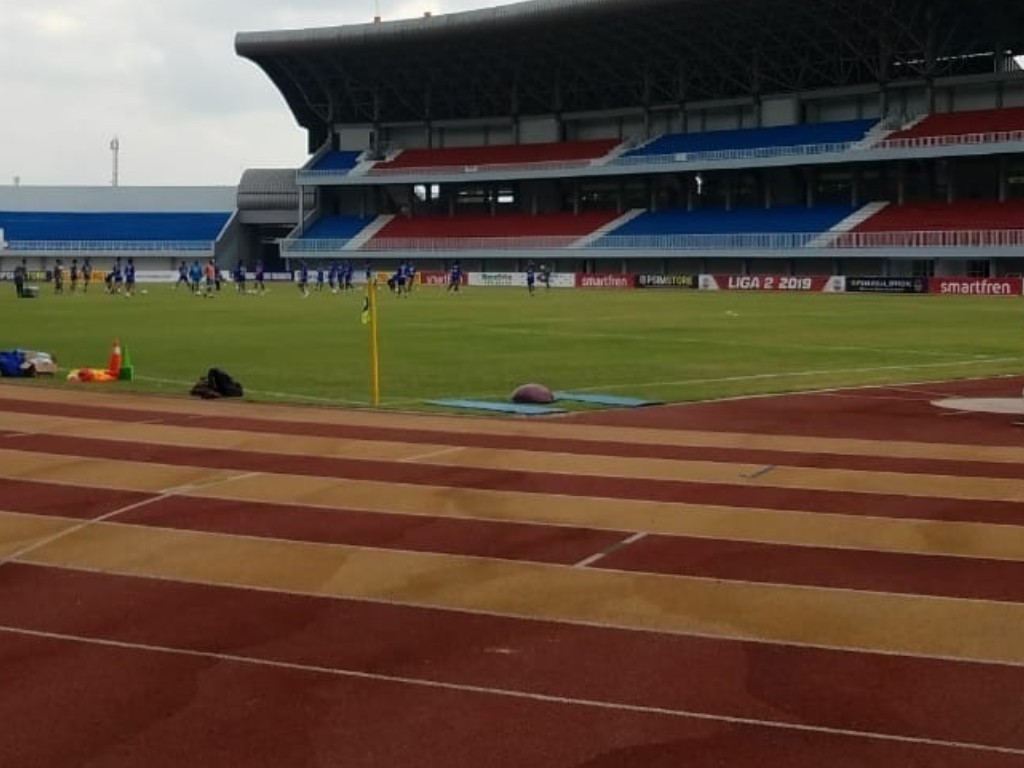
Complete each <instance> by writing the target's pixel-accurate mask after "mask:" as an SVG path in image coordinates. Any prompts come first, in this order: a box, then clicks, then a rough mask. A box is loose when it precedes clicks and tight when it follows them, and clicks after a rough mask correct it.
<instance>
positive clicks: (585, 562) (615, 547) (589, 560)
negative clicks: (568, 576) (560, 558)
mask: <svg viewBox="0 0 1024 768" xmlns="http://www.w3.org/2000/svg"><path fill="white" fill-rule="evenodd" d="M646 535H647V533H646V532H643V531H642V532H640V533H634V534H633V535H632V536H627V537H626V538H625V539H623V540H622V541H619V542H616V543H615V544H612V545H611V546H610V547H607V548H606V549H602V550H601V551H600V552H597V553H595V554H593V555H591V556H590V557H585V558H583V559H582V560H580V561H579V562H578V563H575V564H574V565H573V568H586V567H588V566H591V565H593V564H594V563H596V562H597V561H598V560H603V559H604V558H606V557H608V556H609V555H613V554H615V553H616V552H618V551H619V550H622V549H625V548H626V547H628V546H629V545H630V544H635V543H636V542H638V541H640V540H641V539H642V538H644V537H645V536H646Z"/></svg>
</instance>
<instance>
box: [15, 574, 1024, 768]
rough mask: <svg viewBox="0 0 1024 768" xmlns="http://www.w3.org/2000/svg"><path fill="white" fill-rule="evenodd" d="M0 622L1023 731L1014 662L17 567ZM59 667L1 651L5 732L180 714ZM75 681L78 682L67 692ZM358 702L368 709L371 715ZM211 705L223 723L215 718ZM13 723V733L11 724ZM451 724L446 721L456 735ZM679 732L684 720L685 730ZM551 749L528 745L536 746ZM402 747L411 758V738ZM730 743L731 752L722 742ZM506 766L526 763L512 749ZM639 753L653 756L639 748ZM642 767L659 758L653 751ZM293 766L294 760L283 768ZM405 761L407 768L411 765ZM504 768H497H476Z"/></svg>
mask: <svg viewBox="0 0 1024 768" xmlns="http://www.w3.org/2000/svg"><path fill="white" fill-rule="evenodd" d="M0 625H3V626H8V627H19V628H24V629H30V630H35V631H42V632H53V633H62V634H69V635H80V636H86V637H90V638H95V639H103V640H111V641H119V642H125V643H135V644H144V645H157V646H168V647H173V648H178V649H190V650H195V651H202V652H212V653H222V654H232V655H242V656H247V657H252V658H258V659H265V660H272V661H279V662H285V663H297V664H305V665H311V666H317V667H326V668H331V669H348V670H354V671H362V672H368V673H376V674H382V675H390V676H401V677H404V678H414V679H430V680H435V681H439V682H444V683H451V684H458V685H465V686H479V687H488V688H501V689H509V690H519V691H525V692H530V693H536V694H543V695H550V696H556V697H565V698H575V699H590V700H596V701H604V702H610V703H614V704H625V705H632V706H641V707H661V708H667V709H672V710H687V711H694V712H707V713H711V714H715V715H720V716H727V717H740V718H749V719H757V720H764V721H772V722H777V723H795V724H801V723H803V724H814V725H818V726H826V727H833V728H841V729H851V730H857V731H863V732H877V733H888V734H895V735H901V736H913V737H925V738H931V739H936V740H943V741H961V742H973V743H978V744H985V745H990V746H1000V747H1007V748H1012V749H1024V728H1022V726H1021V720H1020V715H1021V700H1020V696H1021V691H1024V668H1021V667H1011V666H1001V665H987V664H970V663H963V662H951V661H941V660H930V659H921V658H906V657H898V656H884V655H879V654H869V653H852V652H842V651H835V650H823V649H810V648H795V647H788V646H781V645H770V644H761V643H750V642H739V641H731V640H722V639H703V638H697V637H686V636H677V635H662V634H654V633H648V632H631V631H627V630H616V629H601V628H596V627H583V626H575V625H569V624H559V623H554V622H545V621H532V620H524V619H510V618H501V617H495V616H485V615H473V614H464V613H457V612H450V611H439V610H429V609H417V608H408V607H400V606H389V605H383V604H372V603H365V602H358V601H346V600H336V599H334V600H332V599H326V598H315V597H303V596H296V595H285V594H275V593H270V592H260V591H251V590H241V589H231V588H223V587H212V586H203V585H193V584H181V583H173V582H164V581H157V580H149V579H140V578H129V577H120V576H112V575H101V574H91V573H84V572H77V571H67V570H60V569H52V568H41V567H35V566H26V565H18V564H7V565H4V566H3V567H2V568H0ZM0 637H2V633H0ZM63 650H66V649H63ZM51 663H52V664H53V665H64V664H66V665H67V666H66V667H62V671H61V672H60V673H59V674H55V675H54V676H53V677H50V676H46V675H44V674H43V673H42V672H35V671H31V670H30V668H29V667H28V665H27V660H26V658H25V657H24V656H23V655H18V654H14V655H11V654H0V678H2V679H4V680H5V681H11V680H12V679H14V678H21V679H23V680H24V681H25V683H24V685H12V684H10V683H8V682H5V684H4V685H3V686H0V702H2V704H0V722H3V723H4V726H5V730H6V729H8V728H10V731H9V732H10V733H23V732H27V733H29V734H31V740H32V741H42V742H45V739H47V738H51V737H53V735H54V729H53V727H52V724H53V723H54V722H58V723H61V724H62V726H63V727H64V731H63V732H64V733H68V734H72V735H76V734H75V731H76V729H83V728H85V726H84V725H80V724H75V723H72V724H70V725H68V724H66V723H65V721H64V720H63V719H61V717H56V719H55V716H56V715H57V714H64V713H55V712H50V711H48V710H47V709H46V708H45V707H41V706H40V705H39V704H38V702H39V701H43V702H51V703H50V704H49V706H51V707H52V706H57V705H58V704H59V705H61V706H63V705H64V704H67V706H68V711H67V713H66V715H67V717H70V718H72V719H74V720H75V721H76V722H77V723H80V722H81V720H82V719H83V718H85V719H86V720H88V722H89V728H97V727H108V726H104V723H106V722H107V721H108V720H109V721H110V722H118V723H120V722H122V720H123V722H124V723H125V724H126V725H125V726H124V728H129V729H130V724H131V723H132V722H133V718H134V717H140V718H142V719H143V720H145V721H146V722H149V721H150V720H151V719H152V718H151V717H150V714H152V713H151V712H150V713H147V711H146V710H147V708H149V707H152V708H156V709H160V710H161V713H162V715H161V717H160V719H167V718H171V717H172V715H171V713H170V712H168V711H167V710H168V709H173V707H170V706H169V705H167V704H166V703H160V693H159V689H162V688H163V687H164V684H165V683H166V684H167V685H168V686H169V687H170V689H171V691H172V692H173V690H174V689H175V685H176V684H175V682H174V681H175V680H176V679H178V678H179V677H180V675H177V674H176V675H171V676H170V677H169V678H164V677H162V676H161V680H162V681H163V682H162V683H161V684H160V685H157V686H156V687H157V689H158V690H156V691H154V692H148V693H147V692H132V691H131V690H130V685H129V684H127V683H126V684H125V685H126V686H128V688H126V689H123V688H122V684H121V682H120V680H119V678H118V674H117V670H116V669H113V668H111V667H107V666H105V665H94V664H91V663H89V662H88V661H87V660H85V659H75V658H70V659H63V657H62V649H54V650H53V653H52V660H51ZM165 665H166V663H165V662H164V661H157V660H153V662H152V664H151V665H149V666H148V667H147V668H148V669H150V670H151V671H153V672H154V674H155V673H157V672H160V673H161V675H162V670H163V668H164V667H165ZM112 666H113V665H112ZM117 666H118V668H120V669H123V668H124V664H123V662H118V664H117ZM69 681H74V682H73V684H69ZM194 682H195V681H193V680H192V679H191V678H188V679H186V680H185V681H184V683H185V684H186V687H187V688H188V690H189V692H190V693H189V695H188V696H186V697H185V698H186V700H191V699H192V697H193V695H194V694H195V693H196V690H195V686H194V685H193V683H194ZM202 687H203V690H204V691H205V692H206V694H207V695H208V696H210V697H211V701H210V702H209V703H208V704H204V705H203V706H202V707H200V708H199V709H198V710H195V711H191V712H190V716H192V717H195V718H197V723H198V722H201V720H199V718H205V719H206V720H209V721H210V722H211V723H214V724H216V723H217V721H218V718H219V717H224V716H225V715H224V713H232V712H238V711H242V712H250V711H253V708H257V709H258V708H259V707H260V706H261V701H260V700H259V699H256V700H251V701H249V703H248V704H246V703H245V701H246V700H245V699H243V700H242V701H240V702H239V701H235V700H234V699H233V696H234V692H235V691H237V690H238V685H237V684H235V683H232V682H231V681H217V680H213V679H210V680H206V679H204V680H202ZM413 692H414V689H409V694H411V693H413ZM381 695H382V696H384V700H383V701H384V704H386V705H387V706H389V707H390V708H391V709H392V714H391V716H390V718H386V719H389V720H390V721H391V723H392V725H393V726H394V729H393V730H392V731H391V732H389V733H387V734H382V733H380V732H378V731H376V730H375V729H374V727H373V725H372V724H370V723H360V725H359V728H356V729H355V730H353V732H352V733H359V732H361V729H364V728H365V729H367V730H366V733H367V734H369V735H368V737H367V738H371V737H372V738H371V741H369V742H367V743H374V742H375V741H376V740H377V739H384V740H385V741H390V740H392V739H401V738H404V736H403V735H402V731H401V727H402V725H401V723H399V722H398V721H399V720H400V719H402V718H405V720H406V721H408V720H409V719H410V718H413V719H415V718H414V715H413V714H412V712H411V711H409V712H406V711H405V709H404V705H405V704H406V703H407V701H408V700H407V698H406V696H407V693H406V692H404V691H403V690H399V691H397V692H396V691H394V690H390V691H389V692H387V693H386V694H384V693H382V694H381ZM111 696H113V697H117V698H118V699H119V700H120V701H121V702H122V704H123V706H124V708H125V709H124V711H122V712H121V713H120V714H119V715H118V714H116V713H109V715H107V714H104V715H102V716H101V715H100V714H97V706H96V705H95V704H93V703H90V702H91V701H92V700H94V699H96V698H98V697H107V698H109V697H111ZM281 698H282V701H281V703H282V706H285V707H288V706H291V705H292V703H293V699H291V698H290V697H286V696H284V695H283V694H282V696H281ZM371 698H372V697H371ZM397 702H402V704H401V705H399V704H397ZM366 706H367V708H370V709H372V706H371V704H370V703H367V705H366ZM474 706H478V707H480V708H481V715H482V716H483V717H484V719H485V720H488V719H489V715H488V714H487V713H488V712H489V710H488V708H487V706H486V702H485V701H480V702H477V704H475V705H474ZM134 707H139V708H140V711H139V712H134V710H133V709H132V708H134ZM327 709H329V710H330V709H331V708H330V707H328V708H327ZM352 709H353V712H352V713H351V716H354V717H357V718H358V717H361V712H362V710H363V701H362V700H360V702H359V704H358V705H355V706H353V707H352ZM215 710H217V711H219V712H220V713H222V714H220V715H218V714H217V713H216V712H215ZM570 711H571V710H570ZM76 713H78V714H76ZM328 714H329V716H330V718H331V719H332V720H333V719H335V718H337V717H339V715H338V713H336V712H330V713H328ZM566 714H569V712H567V713H566ZM282 716H283V717H286V716H284V715H282ZM305 716H308V717H310V718H311V720H310V723H307V724H306V725H305V726H303V725H290V726H288V728H286V729H285V730H286V734H285V735H290V730H291V729H293V728H294V729H301V728H304V727H312V725H313V723H315V722H316V721H317V718H316V717H315V716H314V714H313V713H308V714H307V715H305ZM545 716H546V717H552V718H553V719H554V720H555V721H556V722H555V723H553V725H554V726H555V727H557V722H561V715H560V714H559V713H558V712H548V713H547V714H546V715H545ZM259 718H260V722H259V723H258V725H259V727H261V728H262V727H269V728H270V729H271V730H274V729H275V728H276V726H274V725H273V723H271V722H270V721H269V717H268V718H267V722H264V720H263V716H261V715H260V716H259ZM286 719H287V718H286ZM342 719H343V720H344V719H345V718H342ZM26 720H28V722H26ZM467 722H468V721H467ZM12 723H16V724H18V727H13V726H12V725H11V724H12ZM32 723H35V725H32ZM459 725H460V723H458V722H457V721H456V720H452V722H451V723H450V724H449V726H448V727H458V726H459ZM593 725H594V727H595V731H594V733H593V734H592V735H591V738H592V739H598V740H600V739H602V738H605V737H608V736H610V735H613V734H616V733H618V730H617V727H612V730H611V732H610V733H609V734H604V735H602V734H601V733H600V732H599V731H600V728H598V727H597V724H596V723H594V724H593ZM605 725H606V726H607V725H609V724H608V723H606V724H605ZM109 727H112V726H109ZM532 727H533V726H532V723H531V724H527V723H525V722H521V723H517V724H516V725H514V726H513V730H514V731H519V730H520V729H523V730H524V731H530V729H532ZM677 727H679V728H685V727H686V726H684V725H678V724H677ZM124 728H122V729H121V730H124ZM209 730H211V731H213V732H216V725H211V726H210V729H209ZM317 730H318V729H317ZM442 730H444V729H442ZM60 732H61V731H58V732H57V733H60ZM567 733H568V732H567ZM525 735H526V734H525V733H524V736H525ZM221 738H222V741H221V743H222V744H232V743H235V739H233V738H231V737H230V734H224V735H222V737H221ZM238 738H241V735H240V734H239V736H238ZM420 738H422V734H421V735H420ZM478 738H483V736H482V735H481V736H480V737H478ZM488 738H491V739H492V747H493V746H494V745H495V744H494V741H493V740H496V739H498V737H497V736H496V735H495V734H493V733H491V734H490V735H489V737H488ZM530 738H533V736H532V735H531V736H530ZM567 738H568V739H569V740H570V742H572V739H573V738H574V737H570V736H568V735H563V736H561V737H560V736H558V735H557V733H556V734H555V735H552V734H550V733H547V732H545V735H544V739H550V740H551V746H550V748H551V749H553V750H556V751H557V749H559V745H562V744H563V742H564V741H565V739H567ZM760 738H761V737H760V736H758V734H757V733H756V732H753V731H746V732H744V733H742V734H741V733H736V732H734V733H732V735H731V743H732V748H734V749H736V750H745V749H748V748H751V747H752V746H753V745H757V744H762V745H763V742H762V741H760V740H759V739H760ZM544 739H540V740H539V741H538V743H539V744H543V743H544ZM814 740H815V739H814V737H812V736H810V735H808V734H796V735H794V736H793V737H792V738H789V737H787V738H786V739H784V741H785V742H786V744H787V746H786V748H787V749H794V750H799V749H800V745H801V744H810V743H813V742H814ZM4 743H5V740H2V739H0V750H3V749H5V748H6V749H10V742H7V747H4V746H2V745H3V744H4ZM428 743H429V742H428ZM630 743H635V744H642V743H644V742H642V741H635V742H630ZM856 744H857V742H851V743H850V744H849V745H848V747H847V748H851V749H852V748H856ZM381 746H383V745H381ZM406 746H407V747H409V748H411V744H409V743H407V744H406ZM474 746H475V745H474ZM575 746H579V745H575ZM726 746H727V745H726V744H723V745H721V747H720V748H722V749H725V748H726ZM509 748H511V745H510V747H509ZM702 748H703V747H702ZM829 748H830V749H835V750H837V751H836V752H835V753H834V754H832V755H830V756H826V755H825V754H822V755H820V756H819V761H818V762H808V763H804V762H799V761H789V762H787V761H785V760H783V759H782V758H781V756H779V757H775V756H774V755H775V753H774V752H772V753H770V754H771V755H772V756H773V757H772V759H770V760H769V759H767V757H766V756H765V755H762V756H761V757H762V759H760V760H753V758H751V762H743V763H733V762H728V761H726V762H724V763H715V762H713V761H712V762H710V763H704V762H700V760H701V759H703V758H701V754H702V752H701V750H700V749H696V748H695V750H694V751H693V752H692V753H691V752H680V753H672V754H673V755H674V756H675V757H677V758H682V757H684V756H685V757H686V758H687V759H688V760H693V761H694V762H688V761H687V762H676V763H674V764H672V765H673V766H682V765H685V766H687V768H689V766H692V765H729V766H732V765H759V766H760V765H765V766H771V765H780V766H783V765H785V766H794V765H808V766H815V767H816V768H817V767H818V766H829V768H832V766H839V765H845V763H843V762H842V760H843V759H846V757H847V756H848V755H847V753H846V752H845V751H844V750H845V748H843V747H841V746H840V745H839V744H836V743H831V744H829ZM889 749H893V750H895V751H894V752H893V753H892V755H888V754H887V750H889ZM2 754H3V753H2V751H0V764H11V765H16V764H17V765H20V764H21V763H17V762H14V763H11V762H6V761H4V760H3V759H2ZM516 754H517V755H518V757H519V758H520V759H521V758H522V754H521V753H516ZM712 754H715V755H717V756H718V757H719V759H724V758H725V757H726V756H729V755H728V753H719V752H714V751H713V752H712ZM739 754H746V753H743V752H742V751H741V752H739V753H737V754H734V755H731V757H738V755H739ZM792 754H793V755H799V754H800V752H799V751H796V752H793V753H792ZM853 754H856V755H857V756H858V759H862V760H866V759H867V757H868V754H867V753H856V752H855V753H853ZM872 754H873V753H872ZM896 754H899V749H898V747H897V746H896V745H894V744H889V745H888V746H887V747H886V748H885V749H883V750H882V752H881V753H879V754H877V755H876V757H875V758H874V759H875V760H877V761H878V762H877V763H874V764H871V765H872V768H881V767H882V766H887V765H892V766H894V768H906V766H908V765H921V766H928V767H929V768H932V767H934V766H943V768H946V767H947V766H952V765H958V764H959V763H956V762H946V760H947V759H953V758H952V755H953V753H950V755H948V756H940V755H932V756H930V757H929V758H928V759H927V760H924V761H923V762H917V763H915V762H908V761H907V760H908V758H907V756H906V755H903V756H902V757H901V758H900V759H901V760H903V762H899V761H898V760H897V761H895V762H893V760H895V758H894V755H896ZM642 755H643V756H644V757H647V756H648V753H642ZM650 756H651V757H652V758H653V757H656V756H657V755H656V753H650ZM639 758H640V755H638V759H639ZM573 759H577V758H573ZM579 759H582V758H579ZM622 759H623V760H625V759H626V756H625V755H623V756H622ZM973 759H976V760H978V762H973V763H972V762H970V761H968V762H966V763H963V764H964V765H972V766H981V765H986V764H987V763H985V762H984V760H985V759H987V758H984V757H983V756H981V755H974V756H973ZM1014 759H1015V760H1017V762H1016V763H1014V762H1013V761H1010V762H999V761H997V762H995V763H993V764H994V765H1020V760H1021V758H1020V757H1019V756H1018V757H1016V758H1014ZM929 760H930V762H929ZM192 764H194V763H192ZM286 764H287V765H292V764H294V763H291V762H288V761H285V762H279V763H278V765H286ZM336 764H345V765H347V764H348V763H342V762H338V763H336ZM377 764H378V765H397V764H400V763H396V762H390V763H389V762H383V763H377ZM404 764H408V762H407V758H406V761H405V762H404ZM420 764H423V765H426V764H427V763H425V762H424V763H420ZM496 764H497V763H495V762H493V761H490V760H484V761H483V762H480V763H479V765H488V766H491V765H496ZM512 764H516V763H512ZM547 764H549V763H547V762H544V761H541V762H529V761H522V762H519V763H518V765H520V766H522V765H547ZM552 764H554V765H575V764H576V763H573V762H568V761H566V762H561V763H557V762H556V763H552ZM649 764H656V765H660V764H661V763H657V762H655V763H648V762H644V761H641V762H631V761H629V760H626V761H625V762H619V763H615V762H610V763H595V765H609V766H613V765H615V766H620V765H629V766H632V765H644V766H646V765H649ZM851 765H857V766H864V765H869V763H866V762H854V763H851Z"/></svg>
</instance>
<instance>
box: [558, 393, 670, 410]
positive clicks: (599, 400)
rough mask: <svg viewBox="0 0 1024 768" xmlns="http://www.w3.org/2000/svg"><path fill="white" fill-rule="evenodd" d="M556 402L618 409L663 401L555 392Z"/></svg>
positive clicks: (658, 403) (660, 403)
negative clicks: (561, 401) (565, 401)
mask: <svg viewBox="0 0 1024 768" xmlns="http://www.w3.org/2000/svg"><path fill="white" fill-rule="evenodd" d="M555 400H568V401H570V402H573V403H593V404H594V405H612V406H616V407H618V408H640V407H642V406H645V405H662V402H661V400H641V399H639V398H636V397H618V396H617V395H594V394H590V393H589V392H555Z"/></svg>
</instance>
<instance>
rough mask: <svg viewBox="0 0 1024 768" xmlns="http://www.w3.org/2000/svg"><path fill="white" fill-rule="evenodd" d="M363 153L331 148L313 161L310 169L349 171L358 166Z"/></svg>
mask: <svg viewBox="0 0 1024 768" xmlns="http://www.w3.org/2000/svg"><path fill="white" fill-rule="evenodd" d="M362 154H363V153H362V152H351V151H341V150H337V149H335V150H331V151H330V152H327V153H326V154H325V155H324V156H323V157H321V158H319V159H318V160H317V161H316V162H315V163H313V165H312V166H311V167H310V168H309V169H308V170H311V171H336V172H338V173H347V172H348V171H351V170H352V169H353V168H355V167H356V165H357V164H358V163H359V157H360V155H362Z"/></svg>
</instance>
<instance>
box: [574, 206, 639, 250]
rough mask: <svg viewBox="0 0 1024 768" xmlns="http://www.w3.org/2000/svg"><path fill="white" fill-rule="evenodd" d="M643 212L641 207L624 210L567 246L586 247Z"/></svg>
mask: <svg viewBox="0 0 1024 768" xmlns="http://www.w3.org/2000/svg"><path fill="white" fill-rule="evenodd" d="M645 213H647V211H645V210H644V209H643V208H633V209H632V210H629V211H626V212H625V213H624V214H622V215H621V216H619V217H618V218H615V219H612V220H611V221H609V222H608V223H607V224H605V225H604V226H601V227H598V228H597V229H595V230H594V231H593V232H591V233H590V234H589V235H585V236H583V237H581V238H580V239H579V240H577V241H576V242H575V243H573V244H572V245H571V246H569V247H570V248H587V247H589V246H591V245H593V244H594V243H595V242H597V241H598V240H600V239H601V238H602V237H604V236H605V235H607V234H608V233H610V232H612V231H613V230H616V229H618V228H619V227H624V226H625V225H626V224H628V223H629V222H631V221H633V219H635V218H637V217H638V216H643V215H644V214H645Z"/></svg>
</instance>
